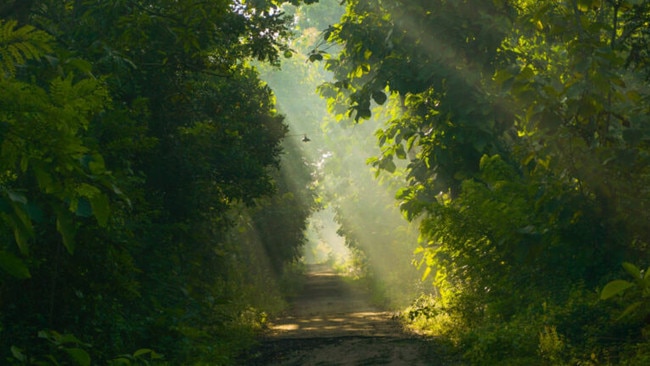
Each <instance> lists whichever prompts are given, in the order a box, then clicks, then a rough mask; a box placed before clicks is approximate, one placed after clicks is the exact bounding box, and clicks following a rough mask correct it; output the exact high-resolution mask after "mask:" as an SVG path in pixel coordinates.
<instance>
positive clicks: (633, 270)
mask: <svg viewBox="0 0 650 366" xmlns="http://www.w3.org/2000/svg"><path fill="white" fill-rule="evenodd" d="M623 268H624V269H625V271H626V272H627V273H629V274H630V276H632V277H634V279H635V280H640V279H642V277H641V270H640V269H639V267H637V266H635V265H634V264H632V263H628V262H623Z"/></svg>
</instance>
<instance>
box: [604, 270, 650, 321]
mask: <svg viewBox="0 0 650 366" xmlns="http://www.w3.org/2000/svg"><path fill="white" fill-rule="evenodd" d="M623 268H624V269H625V271H626V272H627V273H628V275H630V276H631V277H632V279H634V282H630V281H626V280H613V281H610V282H608V283H607V284H606V285H605V287H603V290H602V291H601V293H600V298H601V300H607V299H609V298H611V297H613V296H616V295H621V294H623V293H625V292H634V293H633V294H632V295H630V296H632V297H633V298H634V302H633V303H631V304H630V305H628V306H627V307H626V308H625V310H624V311H623V313H621V315H620V316H619V318H623V317H625V316H627V315H631V314H632V313H637V316H640V318H641V319H645V318H646V317H647V316H648V315H649V313H648V307H647V306H644V305H645V303H646V302H647V301H648V300H647V299H648V297H650V275H648V272H650V269H648V270H646V271H641V270H640V269H639V268H638V267H637V266H635V265H634V264H632V263H628V262H623Z"/></svg>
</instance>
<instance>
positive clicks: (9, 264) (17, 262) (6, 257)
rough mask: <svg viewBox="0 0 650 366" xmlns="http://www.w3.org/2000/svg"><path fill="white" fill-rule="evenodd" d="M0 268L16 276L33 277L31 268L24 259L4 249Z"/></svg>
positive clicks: (0, 255)
mask: <svg viewBox="0 0 650 366" xmlns="http://www.w3.org/2000/svg"><path fill="white" fill-rule="evenodd" d="M0 268H2V269H3V270H4V271H5V272H7V273H9V274H10V275H12V276H13V277H16V278H20V279H25V278H30V277H32V275H31V274H30V273H29V268H27V265H26V264H25V262H23V261H22V259H20V258H18V257H16V256H15V255H13V254H12V253H9V252H6V251H4V250H2V251H0Z"/></svg>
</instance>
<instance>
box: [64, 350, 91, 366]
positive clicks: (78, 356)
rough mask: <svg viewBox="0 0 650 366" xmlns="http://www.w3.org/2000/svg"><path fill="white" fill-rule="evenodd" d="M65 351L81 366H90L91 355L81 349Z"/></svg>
mask: <svg viewBox="0 0 650 366" xmlns="http://www.w3.org/2000/svg"><path fill="white" fill-rule="evenodd" d="M65 351H66V352H67V353H68V355H70V357H72V359H73V360H74V362H75V363H76V364H77V365H79V366H90V355H89V354H88V352H86V351H84V350H83V349H81V348H65Z"/></svg>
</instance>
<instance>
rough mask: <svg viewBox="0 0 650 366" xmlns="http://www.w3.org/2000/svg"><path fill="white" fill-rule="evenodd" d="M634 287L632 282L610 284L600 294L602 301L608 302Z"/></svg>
mask: <svg viewBox="0 0 650 366" xmlns="http://www.w3.org/2000/svg"><path fill="white" fill-rule="evenodd" d="M632 286H634V284H633V283H632V282H629V281H625V280H614V281H611V282H609V283H608V284H607V285H605V287H604V288H603V290H602V291H601V292H600V299H601V300H607V299H609V298H611V297H613V296H616V295H618V294H620V293H622V292H623V291H625V290H627V289H629V288H630V287H632Z"/></svg>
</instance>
